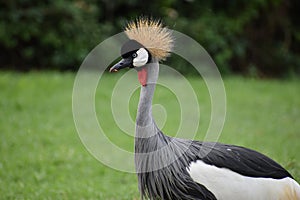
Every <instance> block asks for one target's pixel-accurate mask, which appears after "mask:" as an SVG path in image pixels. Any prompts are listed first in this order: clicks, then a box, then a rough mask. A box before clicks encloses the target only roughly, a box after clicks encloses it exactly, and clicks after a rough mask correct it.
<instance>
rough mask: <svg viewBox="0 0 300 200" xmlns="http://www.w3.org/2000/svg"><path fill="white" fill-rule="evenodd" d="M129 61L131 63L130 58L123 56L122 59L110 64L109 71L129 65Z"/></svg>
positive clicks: (115, 70)
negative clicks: (112, 64)
mask: <svg viewBox="0 0 300 200" xmlns="http://www.w3.org/2000/svg"><path fill="white" fill-rule="evenodd" d="M131 63H132V58H123V59H122V60H120V62H118V63H117V64H115V65H114V66H112V67H111V68H110V69H109V72H117V71H119V70H120V69H123V68H126V67H131Z"/></svg>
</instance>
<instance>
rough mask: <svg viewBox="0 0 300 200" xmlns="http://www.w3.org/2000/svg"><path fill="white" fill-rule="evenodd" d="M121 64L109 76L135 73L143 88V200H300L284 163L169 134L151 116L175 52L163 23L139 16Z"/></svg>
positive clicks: (139, 126)
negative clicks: (164, 66) (162, 69)
mask: <svg viewBox="0 0 300 200" xmlns="http://www.w3.org/2000/svg"><path fill="white" fill-rule="evenodd" d="M124 32H125V34H126V35H127V37H128V41H126V42H125V43H124V44H123V45H122V47H121V57H122V59H121V60H120V61H119V62H118V63H116V64H115V65H113V66H112V67H111V68H110V69H109V71H110V72H117V71H119V70H121V69H124V68H134V69H135V70H136V71H137V74H138V80H139V82H140V85H141V89H140V98H139V103H138V108H137V116H136V130H135V144H134V145H135V147H134V151H135V152H134V153H135V161H134V162H135V170H136V174H137V179H138V189H139V192H140V195H141V199H153V200H156V199H159V200H161V199H162V200H174V199H175V200H177V199H178V200H195V199H198V200H216V199H218V200H241V199H243V200H296V199H297V200H300V186H299V184H298V183H297V182H296V180H295V179H294V178H293V177H292V175H291V174H290V173H289V172H288V171H287V170H286V169H284V168H283V167H282V166H281V165H280V164H278V163H277V162H275V161H274V160H272V159H271V158H269V157H267V156H266V155H264V154H262V153H259V152H257V151H255V150H252V149H249V148H245V147H242V146H237V145H229V144H223V143H219V142H208V141H196V140H190V139H181V138H176V137H170V136H168V135H165V134H164V133H163V132H162V131H161V130H160V129H159V127H158V126H157V124H156V122H155V119H154V118H153V116H152V99H153V95H154V91H155V87H156V83H157V79H158V75H159V63H160V62H161V61H164V60H166V58H167V57H169V56H170V54H171V52H172V49H173V47H174V38H173V36H172V31H171V30H170V29H168V28H166V27H165V26H164V25H163V23H162V22H161V20H157V19H153V18H150V17H138V18H136V19H135V20H132V21H129V22H128V23H127V25H126V27H125V31H124Z"/></svg>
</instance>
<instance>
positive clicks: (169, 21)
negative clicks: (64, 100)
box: [0, 0, 300, 77]
mask: <svg viewBox="0 0 300 200" xmlns="http://www.w3.org/2000/svg"><path fill="white" fill-rule="evenodd" d="M299 8H300V2H299V1H298V0H253V1H246V0H231V1H225V0H211V1H204V0H181V1H176V0H165V1H159V0H152V1H144V2H141V1H138V0H127V1H124V0H116V1H110V0H71V1H70V0H68V1H64V0H52V1H50V0H46V1H38V0H11V1H1V2H0V19H1V22H0V63H1V64H0V68H3V69H17V70H22V71H23V70H31V69H59V70H76V69H78V67H79V66H80V63H81V62H82V60H83V58H84V57H85V56H86V55H87V54H88V52H89V51H90V50H91V49H92V48H94V47H95V46H96V45H97V44H99V43H100V42H101V41H103V40H105V39H106V38H108V37H110V36H112V35H113V34H116V33H119V32H120V31H122V30H123V27H124V25H125V24H126V22H127V21H128V20H130V19H134V18H136V17H137V16H140V15H141V14H144V15H148V16H153V17H157V18H160V19H162V20H163V22H164V23H165V25H167V26H168V27H169V28H171V29H175V30H177V31H180V32H183V33H185V34H187V35H189V36H191V37H192V38H194V39H195V40H197V41H198V42H199V43H200V44H201V45H203V47H204V48H205V49H206V50H207V51H208V52H209V53H210V54H211V55H212V57H213V58H214V61H215V62H216V64H217V66H218V67H219V69H220V71H221V72H222V73H223V74H230V73H240V74H244V75H251V76H258V77H289V76H294V75H295V74H296V75H299V74H300V67H299V66H300V58H299V52H300V47H299V42H300V21H299V18H300V12H299ZM170 62H171V64H172V63H178V59H172V60H171V61H170ZM174 67H177V69H179V70H180V71H181V72H182V73H185V74H188V73H190V72H189V71H188V69H187V68H186V67H185V66H184V63H182V64H181V65H174Z"/></svg>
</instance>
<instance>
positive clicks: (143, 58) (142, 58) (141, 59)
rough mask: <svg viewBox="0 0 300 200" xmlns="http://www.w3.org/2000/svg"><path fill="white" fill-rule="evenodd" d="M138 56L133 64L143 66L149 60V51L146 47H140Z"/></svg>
mask: <svg viewBox="0 0 300 200" xmlns="http://www.w3.org/2000/svg"><path fill="white" fill-rule="evenodd" d="M136 54H137V57H136V58H134V59H133V66H135V67H141V66H144V65H145V64H146V63H147V61H148V57H149V55H148V52H147V50H146V49H144V48H140V49H139V50H138V51H137V52H136Z"/></svg>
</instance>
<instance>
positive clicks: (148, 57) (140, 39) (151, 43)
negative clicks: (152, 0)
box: [109, 18, 173, 86]
mask: <svg viewBox="0 0 300 200" xmlns="http://www.w3.org/2000/svg"><path fill="white" fill-rule="evenodd" d="M125 33H126V35H127V36H128V38H129V39H130V40H129V41H127V42H126V43H125V44H124V45H123V46H122V48H121V56H122V59H121V61H120V62H118V63H117V64H115V65H114V66H113V67H111V68H110V70H109V71H110V72H117V71H118V70H120V69H123V68H127V67H129V68H134V69H136V70H137V71H138V77H139V81H140V83H141V85H143V86H145V85H146V84H147V77H148V76H147V71H149V72H150V71H152V70H151V68H153V67H154V66H155V65H148V64H149V63H151V62H153V61H160V60H164V59H166V57H167V56H169V52H170V51H171V49H172V47H173V38H172V36H171V31H170V30H168V29H167V28H164V27H162V25H161V23H160V22H159V21H156V20H153V19H149V18H139V19H137V20H136V21H133V22H130V23H128V25H127V27H126V28H125ZM148 68H149V69H148ZM149 78H150V77H149Z"/></svg>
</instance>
